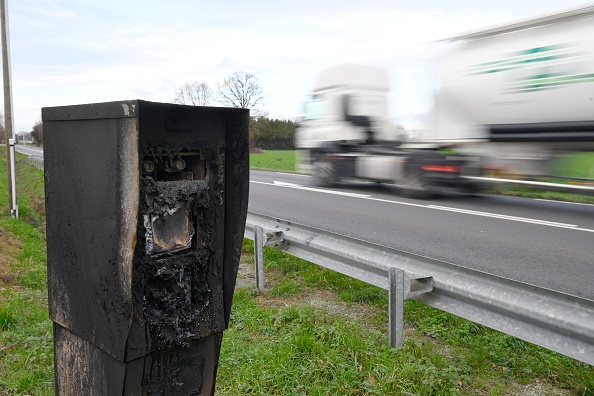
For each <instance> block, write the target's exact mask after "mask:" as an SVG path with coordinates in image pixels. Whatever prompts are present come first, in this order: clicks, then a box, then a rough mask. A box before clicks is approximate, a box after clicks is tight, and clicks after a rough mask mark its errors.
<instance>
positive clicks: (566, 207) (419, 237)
mask: <svg viewBox="0 0 594 396" xmlns="http://www.w3.org/2000/svg"><path fill="white" fill-rule="evenodd" d="M249 210H251V211H254V212H257V213H263V214H268V215H272V216H276V217H278V218H282V219H286V220H289V221H293V222H296V223H301V224H306V225H310V226H314V227H318V228H322V229H325V230H329V231H332V232H336V233H339V234H342V235H347V236H351V237H355V238H359V239H362V240H366V241H369V242H373V243H377V244H380V245H385V246H389V247H391V248H395V249H400V250H404V251H408V252H411V253H415V254H419V255H422V256H427V257H431V258H435V259H438V260H443V261H447V262H450V263H453V264H457V265H461V266H465V267H468V268H473V269H477V270H479V271H484V272H487V273H491V274H495V275H500V276H504V277H507V278H510V279H514V280H518V281H521V282H525V283H529V284H533V285H536V286H540V287H545V288H548V289H552V290H555V291H559V292H563V293H567V294H572V295H575V296H579V297H583V298H587V299H590V300H594V243H593V242H594V205H582V204H572V203H560V202H552V201H539V200H533V199H524V198H517V197H505V196H495V195H484V196H480V197H474V198H469V197H446V198H436V199H430V200H415V199H407V198H404V197H402V196H401V195H399V194H398V191H397V189H396V188H394V187H390V186H376V185H373V184H368V183H354V182H353V183H348V184H343V185H340V186H339V187H338V188H334V189H324V188H319V187H316V186H315V185H314V183H313V181H312V179H311V178H309V177H306V176H300V175H289V174H281V173H272V172H261V171H252V172H251V183H250V201H249Z"/></svg>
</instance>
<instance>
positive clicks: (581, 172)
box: [554, 152, 594, 179]
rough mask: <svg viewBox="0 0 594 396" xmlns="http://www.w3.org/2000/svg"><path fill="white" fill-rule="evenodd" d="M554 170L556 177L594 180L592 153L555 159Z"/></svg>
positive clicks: (593, 154) (593, 157)
mask: <svg viewBox="0 0 594 396" xmlns="http://www.w3.org/2000/svg"><path fill="white" fill-rule="evenodd" d="M554 168H555V174H556V175H558V176H565V177H580V178H586V179H594V153H592V152H589V153H575V154H568V155H563V156H561V157H559V158H558V159H557V161H556V162H555V165H554Z"/></svg>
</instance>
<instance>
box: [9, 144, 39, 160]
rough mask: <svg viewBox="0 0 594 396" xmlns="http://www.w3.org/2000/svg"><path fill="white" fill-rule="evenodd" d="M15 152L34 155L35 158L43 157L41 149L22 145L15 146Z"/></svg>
mask: <svg viewBox="0 0 594 396" xmlns="http://www.w3.org/2000/svg"><path fill="white" fill-rule="evenodd" d="M15 150H16V151H18V152H19V153H23V154H26V155H35V156H37V157H43V149H41V148H39V147H33V146H23V145H20V144H17V145H16V146H15Z"/></svg>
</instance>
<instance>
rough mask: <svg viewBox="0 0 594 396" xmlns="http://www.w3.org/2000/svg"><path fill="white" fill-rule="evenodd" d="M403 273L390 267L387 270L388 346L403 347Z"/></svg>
mask: <svg viewBox="0 0 594 396" xmlns="http://www.w3.org/2000/svg"><path fill="white" fill-rule="evenodd" d="M404 276H405V275H404V271H403V270H401V269H399V268H396V267H390V269H389V281H390V290H389V304H388V310H389V311H390V319H389V321H388V326H389V334H390V346H391V347H401V346H403V345H404Z"/></svg>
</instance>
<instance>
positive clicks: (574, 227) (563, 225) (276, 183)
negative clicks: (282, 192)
mask: <svg viewBox="0 0 594 396" xmlns="http://www.w3.org/2000/svg"><path fill="white" fill-rule="evenodd" d="M250 182H251V183H257V184H265V185H269V186H275V187H284V188H294V189H298V190H305V191H312V192H320V193H324V194H334V195H342V196H346V197H352V198H361V199H367V200H370V201H377V202H385V203H391V204H398V205H406V206H416V207H419V208H426V209H433V210H441V211H446V212H456V213H461V214H467V215H472V216H482V217H491V218H496V219H500V220H508V221H517V222H522V223H531V224H537V225H543V226H548V227H556V228H565V229H570V230H576V231H585V232H592V233H594V229H589V228H580V227H578V226H577V225H576V224H567V223H558V222H554V221H547V220H539V219H530V218H527V217H517V216H508V215H502V214H497V213H489V212H478V211H475V210H467V209H459V208H452V207H447V206H439V205H422V204H415V203H410V202H401V201H392V200H389V199H380V198H374V197H372V196H371V195H365V194H354V193H347V192H342V191H333V190H324V189H321V188H312V187H305V186H302V185H299V184H294V183H286V182H281V181H276V180H275V181H274V183H268V182H260V181H255V180H250Z"/></svg>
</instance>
